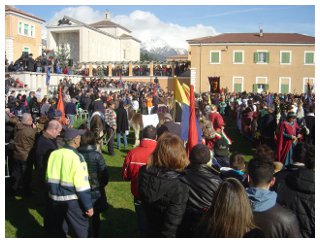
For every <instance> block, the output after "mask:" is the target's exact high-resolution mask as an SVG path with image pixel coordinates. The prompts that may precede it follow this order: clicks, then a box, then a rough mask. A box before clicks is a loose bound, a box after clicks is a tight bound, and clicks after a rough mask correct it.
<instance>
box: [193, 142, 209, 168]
mask: <svg viewBox="0 0 320 243" xmlns="http://www.w3.org/2000/svg"><path fill="white" fill-rule="evenodd" d="M210 157H211V156H210V150H209V149H208V147H207V146H206V145H204V144H197V145H195V146H194V147H193V148H192V149H191V151H190V162H191V163H193V164H205V163H207V162H209V161H210Z"/></svg>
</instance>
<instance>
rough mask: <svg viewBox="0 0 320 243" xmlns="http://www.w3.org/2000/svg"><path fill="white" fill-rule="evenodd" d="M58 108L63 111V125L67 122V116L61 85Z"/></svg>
mask: <svg viewBox="0 0 320 243" xmlns="http://www.w3.org/2000/svg"><path fill="white" fill-rule="evenodd" d="M57 110H59V111H61V113H62V115H61V123H62V124H63V125H65V124H66V117H65V113H64V105H63V98H62V89H61V86H60V89H59V100H58V104H57Z"/></svg>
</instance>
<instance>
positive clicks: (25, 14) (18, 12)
mask: <svg viewBox="0 0 320 243" xmlns="http://www.w3.org/2000/svg"><path fill="white" fill-rule="evenodd" d="M6 12H14V13H17V14H21V15H24V16H26V17H29V18H33V19H36V20H39V21H41V22H46V21H45V20H43V19H41V18H39V17H37V16H34V15H32V14H29V13H26V12H24V11H22V10H19V9H16V8H15V7H12V6H10V5H6Z"/></svg>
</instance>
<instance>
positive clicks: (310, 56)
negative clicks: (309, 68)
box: [306, 53, 314, 64]
mask: <svg viewBox="0 0 320 243" xmlns="http://www.w3.org/2000/svg"><path fill="white" fill-rule="evenodd" d="M306 63H307V64H313V63H314V60H313V53H306Z"/></svg>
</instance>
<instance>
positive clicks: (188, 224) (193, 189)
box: [178, 144, 222, 237]
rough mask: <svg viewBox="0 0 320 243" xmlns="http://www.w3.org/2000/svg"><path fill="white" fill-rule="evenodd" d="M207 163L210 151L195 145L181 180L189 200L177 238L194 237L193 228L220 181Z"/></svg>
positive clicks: (207, 206)
mask: <svg viewBox="0 0 320 243" xmlns="http://www.w3.org/2000/svg"><path fill="white" fill-rule="evenodd" d="M209 161H210V151H209V149H208V147H207V146H205V145H203V144H197V145H196V146H194V147H193V148H192V149H191V152H190V164H189V166H188V167H187V168H186V170H185V176H184V177H183V178H182V181H183V182H184V183H185V184H186V185H188V187H189V199H188V203H187V208H186V212H185V214H184V216H183V220H182V223H181V226H180V228H179V235H178V236H179V237H194V230H195V226H196V225H197V224H198V223H199V221H200V218H201V217H202V216H203V215H204V214H205V213H206V212H207V211H208V209H209V208H210V207H211V202H212V199H213V197H214V195H215V193H216V191H217V189H218V187H219V185H220V183H221V181H222V180H221V179H220V178H219V175H218V174H217V173H216V172H214V171H213V170H212V169H211V168H210V167H209V166H208V165H207V163H208V162H209Z"/></svg>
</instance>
